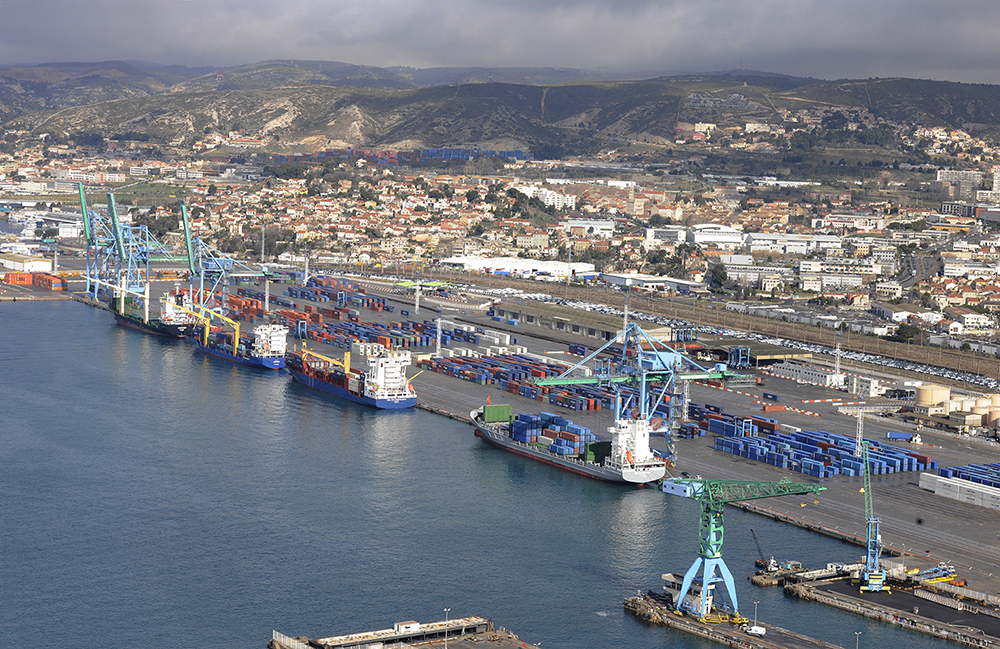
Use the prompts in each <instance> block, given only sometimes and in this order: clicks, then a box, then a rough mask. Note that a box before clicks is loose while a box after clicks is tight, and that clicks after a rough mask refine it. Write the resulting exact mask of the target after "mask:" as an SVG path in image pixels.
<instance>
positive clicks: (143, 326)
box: [108, 296, 197, 338]
mask: <svg viewBox="0 0 1000 649" xmlns="http://www.w3.org/2000/svg"><path fill="white" fill-rule="evenodd" d="M175 299H176V300H181V299H182V297H181V296H176V297H174V296H171V297H170V298H165V299H163V300H162V301H161V304H162V308H161V310H160V311H159V312H158V313H150V314H149V318H148V319H146V313H145V309H144V306H143V303H142V300H141V299H139V298H136V297H132V296H126V297H125V299H124V300H123V301H122V304H121V307H119V302H118V299H117V298H111V299H110V300H109V301H108V306H109V307H110V308H111V312H112V313H113V314H114V315H115V321H116V322H117V323H118V324H120V325H121V326H123V327H128V328H129V329H135V330H136V331H141V332H143V333H147V334H152V335H154V336H162V337H165V338H183V337H184V336H186V335H188V334H190V333H192V332H194V330H195V325H196V324H197V319H196V318H195V317H194V316H192V315H191V314H190V313H186V312H185V311H183V310H182V309H179V308H177V303H176V302H173V301H172V300H175Z"/></svg>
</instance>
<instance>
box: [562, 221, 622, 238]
mask: <svg viewBox="0 0 1000 649" xmlns="http://www.w3.org/2000/svg"><path fill="white" fill-rule="evenodd" d="M559 227H561V228H562V229H563V231H564V232H566V233H568V234H571V235H573V236H577V237H599V238H601V239H610V238H611V237H613V236H614V235H615V222H614V221H612V220H611V219H567V220H565V221H562V222H560V223H559Z"/></svg>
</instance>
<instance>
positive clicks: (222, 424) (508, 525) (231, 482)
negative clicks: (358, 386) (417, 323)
mask: <svg viewBox="0 0 1000 649" xmlns="http://www.w3.org/2000/svg"><path fill="white" fill-rule="evenodd" d="M0 330H2V331H3V332H4V336H5V340H6V343H5V344H4V345H3V346H2V347H0V362H2V365H3V368H4V372H3V377H2V378H0V403H2V407H3V415H2V417H0V463H2V467H3V470H2V472H0V495H2V507H3V517H2V521H3V522H2V525H0V583H2V584H3V587H2V589H0V637H2V638H4V644H5V645H8V646H36V645H48V644H53V643H57V644H58V645H60V646H71V647H79V648H85V649H89V648H97V647H122V648H130V647H136V648H139V647H156V648H158V649H163V648H173V647H177V648H179V649H180V648H183V649H191V648H192V647H224V648H233V649H263V647H265V646H266V644H267V642H268V640H269V639H270V637H271V630H272V629H276V630H279V631H281V632H283V633H285V634H288V635H307V636H310V637H324V636H330V635H336V634H342V633H350V632H356V631H364V630H369V629H376V628H386V627H390V626H392V624H393V623H394V622H397V621H402V620H410V619H414V620H420V621H433V620H439V619H443V618H444V616H445V613H444V609H446V608H449V609H451V611H450V613H449V615H450V617H461V616H466V615H483V616H487V617H491V618H492V619H493V620H494V623H495V624H497V625H498V626H503V627H507V628H509V629H510V630H512V631H514V632H515V633H518V634H519V635H520V636H521V638H522V640H524V641H526V642H529V643H535V644H540V645H541V646H542V647H543V648H544V649H550V648H551V649H577V648H580V647H599V648H604V647H607V648H609V649H610V648H614V647H630V648H643V647H649V648H660V647H678V648H681V647H684V648H687V647H691V648H693V647H709V646H713V645H712V644H711V643H709V642H707V641H704V640H700V639H697V638H693V637H690V636H687V635H684V634H681V633H679V632H674V631H670V630H667V629H663V628H659V627H647V626H644V625H643V624H642V623H639V622H637V621H636V620H635V619H633V618H632V617H630V616H627V615H625V614H624V613H623V610H622V601H623V599H624V598H625V597H627V596H629V595H632V594H635V592H636V590H637V589H647V588H659V587H660V586H661V584H662V581H661V579H660V575H661V574H662V573H665V572H683V571H684V570H685V569H686V568H687V567H688V566H689V565H690V564H691V562H692V561H693V559H694V558H695V554H696V552H697V529H698V508H697V506H696V504H695V503H694V502H693V501H688V500H685V499H680V498H676V497H673V496H667V495H665V494H663V493H660V492H658V491H656V490H655V489H652V488H645V489H637V488H631V487H619V486H613V485H607V484H603V483H598V482H594V481H591V480H588V479H586V478H582V477H579V476H575V475H571V474H568V473H564V472H561V471H559V470H558V469H554V468H551V467H548V466H544V465H541V464H538V463H535V462H531V461H530V460H526V459H523V458H520V457H517V456H515V455H512V454H509V453H505V452H504V451H502V450H498V449H494V448H491V447H489V446H488V445H487V444H485V443H484V442H482V441H481V440H479V439H477V438H476V437H474V436H473V434H472V429H471V428H470V426H469V425H467V424H464V423H462V422H459V421H453V420H450V419H446V418H443V417H440V416H437V415H433V414H430V413H428V412H424V411H421V410H410V411H404V412H399V411H396V412H377V411H375V410H371V409H367V408H364V407H361V406H355V405H352V404H348V403H346V402H341V401H337V400H336V399H333V398H330V397H328V396H326V395H323V394H320V393H316V392H313V391H310V390H308V389H305V388H302V387H301V386H299V385H297V384H294V383H292V382H291V380H290V379H289V378H288V375H287V374H285V373H283V372H282V373H278V372H270V373H268V372H263V371H260V370H254V369H252V368H247V367H242V366H238V365H233V364H230V363H226V362H223V361H220V360H218V359H214V358H210V357H208V356H205V355H203V354H201V353H199V352H198V351H197V349H196V348H195V346H194V345H193V344H190V343H188V342H186V341H180V340H175V341H171V340H161V339H156V338H153V337H151V336H147V335H144V334H141V333H137V332H134V331H130V330H126V329H123V328H121V327H118V326H116V325H115V323H114V320H113V318H112V317H111V315H110V314H109V313H107V312H105V311H101V310H98V309H94V308H90V307H87V306H85V305H82V304H80V303H76V302H40V303H24V302H18V303H3V304H0ZM418 385H419V381H418ZM485 390H486V388H484V395H483V399H484V401H485V398H486V392H485ZM494 402H496V394H495V393H494ZM706 477H707V476H706ZM718 477H725V476H718ZM803 502H806V505H807V506H808V502H807V501H805V500H804V501H803ZM726 524H727V525H726V532H727V533H726V545H725V553H726V558H727V561H728V562H729V565H730V566H731V567H732V569H733V572H734V573H735V574H736V575H737V577H738V583H737V588H738V590H739V595H740V598H741V606H740V609H741V612H743V613H744V615H747V616H748V617H752V615H753V613H754V601H757V602H759V603H758V605H757V614H758V616H759V617H760V618H761V619H763V620H766V621H767V622H770V623H773V624H777V625H779V626H783V627H786V628H789V629H792V630H794V631H799V632H801V633H805V634H808V635H811V636H814V637H819V638H821V639H824V640H827V641H829V642H834V643H837V644H840V645H843V646H845V647H854V646H855V641H856V636H855V632H856V631H861V632H862V635H861V637H860V646H862V647H876V646H877V647H889V646H901V645H904V644H905V645H906V646H908V647H909V648H910V649H922V648H924V647H927V648H930V647H943V646H944V643H943V642H941V641H937V640H932V639H929V638H925V637H924V636H921V635H918V634H915V633H912V632H908V631H904V630H900V629H896V628H890V627H886V626H883V625H880V624H877V623H874V622H872V621H869V620H866V619H864V618H861V617H858V616H855V615H851V614H848V613H844V612H840V611H836V610H833V609H829V608H826V607H824V606H822V605H819V604H812V603H804V602H800V601H797V600H791V599H786V598H785V597H784V596H783V595H782V593H781V590H780V589H776V588H774V589H759V588H756V587H754V586H752V585H751V584H750V583H749V581H747V580H746V579H745V577H746V575H747V574H748V573H749V571H750V569H751V567H752V561H753V559H754V558H755V556H756V550H755V548H754V544H753V539H752V538H751V535H750V528H751V527H752V528H753V529H754V530H755V532H756V534H757V536H758V537H759V538H760V540H761V543H762V544H763V545H764V546H765V547H764V550H765V552H768V553H769V554H774V555H775V556H776V557H777V558H779V559H785V558H789V559H797V560H800V561H802V562H803V563H804V564H806V565H807V566H819V565H825V563H826V562H828V561H845V560H855V559H856V558H857V557H858V556H859V555H860V554H861V549H860V548H857V547H854V546H850V545H846V544H843V543H840V542H837V541H834V540H831V539H827V538H825V537H820V536H817V535H813V534H810V533H808V532H805V531H802V530H799V529H796V528H791V527H787V526H784V525H781V524H779V523H776V522H773V521H771V520H768V519H764V518H760V517H756V516H753V515H751V514H747V513H743V512H738V511H730V512H728V513H727V516H726Z"/></svg>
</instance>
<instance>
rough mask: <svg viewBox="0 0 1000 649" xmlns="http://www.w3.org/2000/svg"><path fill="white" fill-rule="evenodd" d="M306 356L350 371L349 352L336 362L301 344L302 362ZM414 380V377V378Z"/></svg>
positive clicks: (347, 371)
mask: <svg viewBox="0 0 1000 649" xmlns="http://www.w3.org/2000/svg"><path fill="white" fill-rule="evenodd" d="M306 356H315V357H316V358H319V359H321V360H324V361H327V362H329V363H333V364H334V365H336V366H338V367H340V368H341V369H343V370H344V372H346V373H350V371H351V352H349V351H348V352H344V360H342V361H338V360H337V359H336V358H330V357H329V356H324V355H323V354H317V353H316V352H314V351H312V350H310V349H306V345H305V343H303V344H302V360H305V359H306ZM414 378H416V377H414Z"/></svg>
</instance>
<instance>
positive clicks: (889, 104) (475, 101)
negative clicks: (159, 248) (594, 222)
mask: <svg viewBox="0 0 1000 649" xmlns="http://www.w3.org/2000/svg"><path fill="white" fill-rule="evenodd" d="M599 77H600V75H596V74H593V73H589V72H587V71H584V70H575V69H570V68H429V69H426V70H420V69H416V68H405V67H399V66H397V67H393V68H378V67H373V66H364V65H356V64H352V63H343V62H336V61H306V60H302V61H296V60H270V61H261V62H258V63H254V64H249V65H241V66H233V67H229V68H218V69H216V68H208V67H202V68H186V67H184V66H161V65H157V64H148V63H143V62H125V61H105V62H96V63H62V64H59V63H52V64H44V65H39V66H29V67H25V66H6V67H3V66H0V121H2V122H3V124H4V126H5V128H7V129H16V130H25V131H29V132H33V133H40V132H43V131H51V132H60V133H66V134H70V133H79V132H86V133H101V134H104V135H105V136H110V135H112V134H119V133H144V134H147V135H149V137H150V138H152V139H154V140H160V141H173V140H184V141H189V142H194V141H195V140H197V139H199V138H201V137H203V136H206V135H209V134H211V133H216V132H217V133H226V132H229V131H232V130H239V129H244V130H246V131H247V132H251V133H264V134H269V135H272V136H275V137H277V138H278V139H279V140H280V141H283V142H303V143H308V144H309V145H310V146H313V147H316V148H321V147H322V146H384V147H392V146H396V145H399V144H400V143H405V144H406V145H407V146H408V147H410V148H417V147H432V148H433V147H449V146H463V147H464V146H478V147H480V148H523V149H529V150H534V151H538V150H543V149H546V148H549V149H552V148H554V149H560V150H566V151H574V152H587V151H590V150H593V149H595V148H597V147H599V146H601V144H600V142H602V141H606V140H611V141H614V140H627V141H637V142H644V143H649V144H659V145H665V146H669V145H670V144H671V143H672V142H673V140H674V137H675V131H676V128H677V126H678V123H679V122H685V123H686V122H691V121H703V122H720V123H729V124H732V125H739V126H742V125H743V123H744V122H746V121H762V120H769V119H778V120H780V115H779V110H780V109H782V108H788V109H795V108H802V107H810V106H813V107H814V106H817V105H828V106H833V107H845V108H846V107H851V106H861V107H865V108H868V109H869V110H870V111H871V112H872V113H873V114H874V115H876V116H878V117H882V118H884V119H885V120H888V121H890V122H895V123H921V124H924V125H926V126H948V127H955V128H959V127H963V128H970V129H983V130H991V129H1000V86H993V85H982V84H959V83H954V82H946V81H928V80H919V79H899V78H896V79H868V80H845V79H841V80H836V81H824V80H816V79H809V78H802V77H792V76H788V75H781V74H776V73H768V72H761V71H753V70H736V71H729V72H722V73H701V74H698V73H687V74H677V75H665V76H657V77H651V78H645V79H617V78H613V77H608V78H599ZM498 78H501V79H504V80H503V81H499V80H497V79H498ZM484 79H485V80H484ZM507 79H512V80H515V81H509V80H507ZM528 81H531V83H529V82H528ZM444 82H447V83H444ZM693 94H704V95H708V96H712V97H717V98H725V97H726V96H728V95H731V94H741V95H744V96H745V97H746V99H747V100H748V102H747V103H745V105H743V107H742V108H737V109H731V108H727V109H718V110H710V109H707V108H698V109H694V108H690V107H686V106H685V102H684V100H685V97H688V96H690V95H693ZM498 143H501V144H504V146H502V147H501V146H497V145H498Z"/></svg>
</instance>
